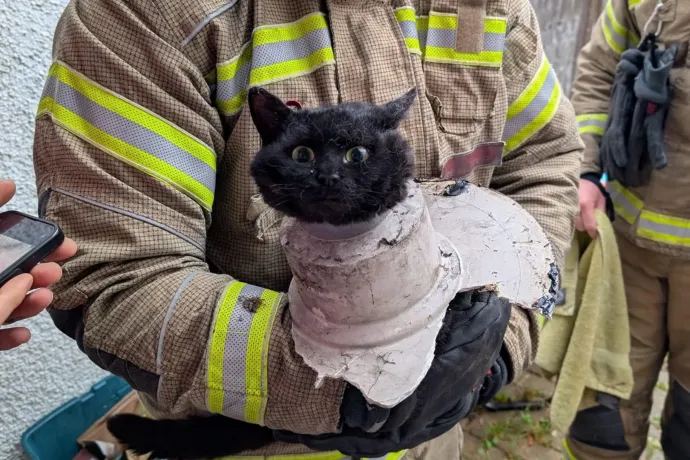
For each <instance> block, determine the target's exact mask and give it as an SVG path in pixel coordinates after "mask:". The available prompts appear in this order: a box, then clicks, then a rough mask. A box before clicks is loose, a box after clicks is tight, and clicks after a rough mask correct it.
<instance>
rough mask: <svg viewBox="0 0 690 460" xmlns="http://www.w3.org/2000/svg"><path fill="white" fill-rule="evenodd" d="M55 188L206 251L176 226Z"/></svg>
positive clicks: (64, 193) (203, 252) (69, 195)
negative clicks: (175, 227) (151, 226)
mask: <svg viewBox="0 0 690 460" xmlns="http://www.w3.org/2000/svg"><path fill="white" fill-rule="evenodd" d="M53 190H55V191H56V192H59V193H61V194H63V195H67V196H68V197H70V198H73V199H75V200H78V201H83V202H84V203H88V204H90V205H93V206H96V207H99V208H102V209H106V210H108V211H112V212H116V213H118V214H122V215H123V216H127V217H130V218H132V219H135V220H138V221H141V222H144V223H145V224H149V225H153V226H154V227H158V228H160V229H161V230H164V231H166V232H168V233H170V234H171V235H174V236H176V237H178V238H180V239H182V240H184V241H186V242H187V243H189V244H191V245H192V246H194V247H195V248H197V249H198V250H199V251H201V253H202V254H205V253H206V250H205V249H204V246H203V245H201V243H198V242H196V241H194V240H193V239H191V238H190V237H188V236H186V235H183V234H182V233H180V232H178V231H177V230H175V229H174V228H172V227H169V226H167V225H165V224H162V223H160V222H157V221H155V220H153V219H149V218H148V217H144V216H140V215H139V214H134V213H133V212H129V211H126V210H124V209H122V208H118V207H117V206H113V205H110V204H105V203H101V202H100V201H96V200H92V199H91V198H86V197H83V196H81V195H77V194H76V193H73V192H70V191H69V190H65V189H62V188H54V189H53Z"/></svg>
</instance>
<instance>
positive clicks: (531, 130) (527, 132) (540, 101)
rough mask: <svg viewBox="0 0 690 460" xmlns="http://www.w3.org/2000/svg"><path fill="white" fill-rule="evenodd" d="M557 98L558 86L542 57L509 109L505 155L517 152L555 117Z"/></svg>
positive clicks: (505, 131) (544, 58)
mask: <svg viewBox="0 0 690 460" xmlns="http://www.w3.org/2000/svg"><path fill="white" fill-rule="evenodd" d="M560 98H561V86H560V84H559V82H558V78H557V77H556V73H555V72H554V70H553V68H552V67H551V64H550V63H549V60H548V59H547V58H546V56H545V55H544V56H542V62H541V65H540V66H539V69H538V70H537V73H536V74H535V75H534V77H533V78H532V81H531V82H530V83H529V84H528V85H527V87H526V88H525V89H524V90H523V92H522V94H520V96H518V98H517V99H516V100H515V101H514V102H513V103H512V104H510V106H509V107H508V113H507V117H506V125H505V128H504V132H503V141H504V142H505V148H504V154H506V153H508V152H511V151H512V150H514V149H516V148H517V147H518V146H519V145H521V144H522V143H524V142H525V141H526V140H527V139H529V138H530V137H531V136H533V135H534V134H536V133H537V132H539V130H541V129H542V128H543V127H544V126H546V124H547V123H549V121H551V119H552V118H553V116H554V115H555V114H556V111H557V110H558V106H559V103H560Z"/></svg>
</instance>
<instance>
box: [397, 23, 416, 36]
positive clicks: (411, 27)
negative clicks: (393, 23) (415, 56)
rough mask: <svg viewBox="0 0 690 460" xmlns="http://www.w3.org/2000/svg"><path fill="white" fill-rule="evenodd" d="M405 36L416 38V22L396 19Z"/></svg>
mask: <svg viewBox="0 0 690 460" xmlns="http://www.w3.org/2000/svg"><path fill="white" fill-rule="evenodd" d="M398 24H400V29H402V33H403V36H404V37H405V38H417V23H416V22H414V21H398Z"/></svg>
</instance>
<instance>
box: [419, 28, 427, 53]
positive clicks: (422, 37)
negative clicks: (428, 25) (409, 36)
mask: <svg viewBox="0 0 690 460" xmlns="http://www.w3.org/2000/svg"><path fill="white" fill-rule="evenodd" d="M417 34H418V37H417V38H418V39H419V47H420V48H421V49H422V52H424V49H426V40H427V36H428V35H429V31H428V30H417Z"/></svg>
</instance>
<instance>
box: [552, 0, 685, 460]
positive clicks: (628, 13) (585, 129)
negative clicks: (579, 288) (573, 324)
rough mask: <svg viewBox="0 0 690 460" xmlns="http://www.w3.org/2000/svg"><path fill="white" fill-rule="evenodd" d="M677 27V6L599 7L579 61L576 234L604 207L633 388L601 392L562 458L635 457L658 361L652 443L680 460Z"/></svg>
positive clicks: (681, 232) (680, 85)
mask: <svg viewBox="0 0 690 460" xmlns="http://www.w3.org/2000/svg"><path fill="white" fill-rule="evenodd" d="M687 20H690V8H689V5H688V4H687V3H685V2H675V1H670V0H664V1H659V0H609V2H608V3H607V4H606V9H605V10H604V12H603V13H602V14H601V16H600V17H599V19H598V21H597V23H596V24H595V26H594V28H593V30H592V35H591V39H590V41H589V43H588V44H587V45H586V46H585V47H584V48H583V49H582V51H581V54H580V57H579V61H578V69H577V75H576V79H575V83H574V89H573V95H572V102H573V105H574V106H575V110H576V112H577V114H578V121H579V125H580V132H581V135H582V138H583V140H584V143H585V145H586V149H585V155H584V160H583V166H582V180H581V181H580V186H579V196H580V213H579V216H578V218H577V223H576V226H577V228H578V229H580V230H583V231H584V230H586V231H588V232H589V233H590V234H591V235H595V234H596V222H595V220H594V213H593V211H594V209H596V208H599V209H604V208H605V207H606V203H607V201H608V202H611V203H612V204H613V206H612V207H613V208H614V209H615V220H614V228H615V229H616V233H617V240H618V244H619V249H620V254H621V258H622V266H623V279H624V284H625V290H626V298H627V304H628V316H629V320H630V340H631V352H630V363H631V365H632V369H633V377H634V386H633V390H632V394H631V396H630V398H629V399H627V400H619V399H618V398H616V397H613V396H611V395H608V394H606V393H601V394H599V395H598V398H597V399H598V403H597V404H596V405H595V406H594V407H590V408H587V409H584V410H582V411H580V412H579V413H578V415H577V417H576V419H575V421H574V422H573V425H572V426H571V429H570V434H569V436H568V438H567V442H566V450H567V453H568V455H569V456H570V457H571V458H577V459H602V458H618V459H637V458H639V457H640V455H641V454H642V452H643V450H644V449H645V446H646V443H647V432H648V430H649V417H650V410H651V407H652V393H653V391H654V387H655V385H656V383H657V381H658V378H659V371H660V370H661V367H662V364H663V363H664V360H665V358H668V369H669V374H670V382H669V392H668V395H667V397H666V405H665V408H664V412H663V416H662V420H661V430H662V436H661V444H662V446H663V450H664V453H665V455H666V458H669V459H672V460H679V459H688V458H690V443H688V441H687V439H688V437H689V436H690V393H689V390H690V334H689V332H690V309H688V305H687V299H686V297H685V295H684V294H683V293H684V292H685V288H686V286H688V284H689V283H690V261H689V259H690V231H689V229H690V201H689V198H688V192H690V176H689V175H688V168H689V167H690V160H689V158H690V156H689V152H690V147H688V145H690V142H688V141H689V140H690V125H689V124H688V116H689V115H690V86H689V85H690V70H689V69H688V62H687V43H688V38H689V37H690V34H689V33H688V29H687V24H688V23H687V22H686V21H687ZM604 184H606V186H604ZM612 217H613V216H612Z"/></svg>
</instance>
